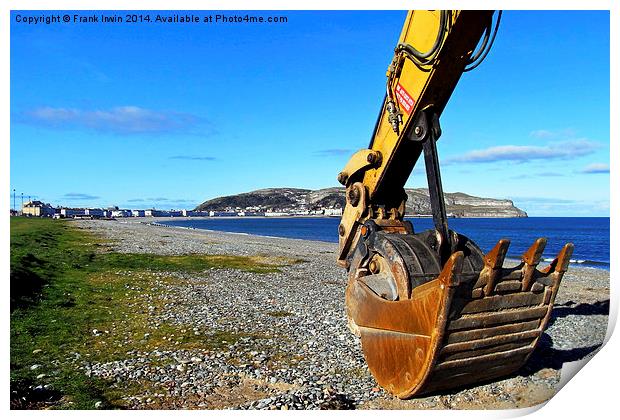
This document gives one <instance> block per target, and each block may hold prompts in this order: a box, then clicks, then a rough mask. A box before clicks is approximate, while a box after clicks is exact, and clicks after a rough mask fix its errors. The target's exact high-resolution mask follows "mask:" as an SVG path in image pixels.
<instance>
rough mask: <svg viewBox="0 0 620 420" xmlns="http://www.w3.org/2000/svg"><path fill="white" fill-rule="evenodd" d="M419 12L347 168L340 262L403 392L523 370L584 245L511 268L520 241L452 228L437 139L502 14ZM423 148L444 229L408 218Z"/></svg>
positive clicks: (536, 252) (367, 328) (384, 369)
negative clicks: (484, 243) (417, 226)
mask: <svg viewBox="0 0 620 420" xmlns="http://www.w3.org/2000/svg"><path fill="white" fill-rule="evenodd" d="M493 15H494V12H493V11H456V10H453V11H439V10H436V11H411V12H409V13H408V15H407V18H406V20H405V24H404V26H403V30H402V33H401V35H400V38H399V41H398V44H397V46H396V48H395V50H394V56H393V59H392V62H391V63H390V65H389V67H388V70H387V80H386V95H385V98H384V101H383V104H382V107H381V110H380V112H379V116H378V119H377V122H376V124H375V129H374V132H373V134H372V139H371V142H370V145H369V147H368V148H367V149H362V150H360V151H358V152H357V153H355V154H354V155H353V156H352V157H351V159H350V160H349V162H348V163H347V165H346V166H345V168H344V169H343V170H342V171H341V172H340V174H339V175H338V181H339V182H340V183H342V184H343V185H345V186H346V206H345V209H344V211H343V215H342V220H341V223H340V225H339V227H338V235H339V253H338V262H339V264H340V265H342V266H343V267H345V268H346V269H347V270H348V271H349V282H348V285H347V292H346V306H347V313H348V317H349V323H350V326H351V328H352V330H353V331H354V332H355V333H356V334H358V335H359V336H360V338H361V342H362V349H363V351H364V356H365V358H366V361H367V363H368V366H369V369H370V371H371V373H372V374H373V375H374V376H375V378H376V379H377V381H378V382H379V384H380V385H381V386H383V387H384V388H386V389H387V390H388V391H390V392H392V393H394V394H395V395H397V396H399V397H401V398H408V397H411V396H413V395H416V394H419V393H423V392H430V391H433V390H436V389H442V388H447V387H456V386H462V385H466V384H469V383H474V382H478V381H483V380H488V379H492V378H496V377H498V376H502V375H506V374H509V373H512V372H514V371H515V370H516V369H518V368H519V367H520V366H522V365H523V364H524V363H525V362H526V361H527V359H528V357H529V356H530V354H531V353H532V351H533V349H534V347H535V345H536V343H537V342H538V340H539V338H540V336H541V334H542V331H543V330H544V328H545V326H546V324H547V321H548V319H549V316H550V313H551V309H552V306H553V301H554V298H555V295H556V293H557V289H558V287H559V284H560V280H561V278H562V276H563V274H564V272H565V271H566V269H567V267H568V263H569V260H570V256H571V254H572V250H573V245H572V244H567V245H565V246H564V248H563V249H562V250H561V251H560V253H559V255H558V257H557V258H556V259H555V260H554V261H553V262H552V263H551V264H550V266H549V267H547V268H545V269H543V270H538V269H537V265H538V262H539V261H540V258H541V256H542V252H543V249H544V246H545V244H546V240H545V239H544V238H540V239H539V240H537V241H536V242H535V243H534V245H532V247H531V248H530V249H529V250H528V251H527V252H526V253H525V254H524V255H523V258H522V262H521V264H519V265H518V266H516V267H513V268H504V267H503V263H504V258H505V256H506V252H507V250H508V246H509V243H510V242H509V241H508V240H506V239H502V240H500V241H499V242H498V243H497V245H496V246H495V247H494V248H493V249H492V250H491V251H490V252H489V253H487V254H483V252H482V251H481V250H480V248H479V247H478V246H477V245H476V244H475V243H474V242H473V241H472V240H470V239H469V238H466V237H465V236H463V235H460V234H458V233H456V232H454V231H452V230H450V229H449V228H448V221H447V216H446V210H445V204H444V198H443V188H442V184H441V175H440V170H439V158H438V156H437V148H436V144H435V143H436V141H437V140H438V139H439V137H440V135H441V128H440V125H439V118H440V116H441V113H442V111H443V109H444V107H445V106H446V104H447V102H448V100H449V98H450V95H451V94H452V92H453V90H454V88H455V87H456V85H457V83H458V81H459V79H460V77H461V75H462V74H463V72H465V71H467V70H469V69H473V68H475V67H477V66H478V64H479V63H480V62H481V61H482V60H484V58H485V57H486V55H487V54H488V52H489V50H490V48H491V45H492V44H493V40H494V39H495V35H496V33H497V29H498V26H499V22H500V18H501V12H499V13H497V17H496V18H495V19H493ZM421 155H423V156H424V160H425V167H426V175H427V180H428V187H429V196H430V201H431V208H432V211H433V222H434V229H432V230H429V231H425V232H420V233H415V232H414V227H413V225H412V224H411V223H410V222H409V221H406V220H405V219H404V217H405V203H406V200H407V195H406V193H405V191H404V186H405V183H406V181H407V179H408V178H409V176H410V174H411V172H412V170H413V168H414V166H415V164H416V162H417V161H418V159H419V158H420V156H421Z"/></svg>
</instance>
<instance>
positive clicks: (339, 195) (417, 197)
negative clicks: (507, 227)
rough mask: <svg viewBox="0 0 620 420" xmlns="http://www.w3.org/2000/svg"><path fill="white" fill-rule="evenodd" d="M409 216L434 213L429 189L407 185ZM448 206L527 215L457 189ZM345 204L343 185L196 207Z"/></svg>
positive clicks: (460, 212)
mask: <svg viewBox="0 0 620 420" xmlns="http://www.w3.org/2000/svg"><path fill="white" fill-rule="evenodd" d="M406 192H407V196H408V199H407V215H409V216H415V215H429V214H431V206H430V199H429V195H428V190H427V189H426V188H407V189H406ZM444 195H445V201H446V209H447V212H448V214H449V215H452V216H454V217H527V214H526V213H525V212H524V211H523V210H521V209H519V208H517V207H515V206H514V204H513V202H512V201H510V200H498V199H494V198H481V197H474V196H471V195H468V194H464V193H460V192H456V193H445V194H444ZM344 204H345V198H344V188H342V187H334V188H325V189H321V190H306V189H299V188H267V189H263V190H257V191H252V192H248V193H243V194H237V195H229V196H226V197H218V198H214V199H212V200H208V201H205V202H204V203H202V204H200V205H199V206H198V207H196V210H201V211H240V210H246V211H247V210H250V211H256V212H265V211H274V212H291V213H292V212H301V211H313V210H320V209H325V208H342V207H344Z"/></svg>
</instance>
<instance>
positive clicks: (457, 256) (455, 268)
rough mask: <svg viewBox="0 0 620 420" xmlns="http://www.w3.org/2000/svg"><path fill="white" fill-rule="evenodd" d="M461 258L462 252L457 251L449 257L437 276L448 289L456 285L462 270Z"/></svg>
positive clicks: (462, 256)
mask: <svg viewBox="0 0 620 420" xmlns="http://www.w3.org/2000/svg"><path fill="white" fill-rule="evenodd" d="M463 258H464V254H463V251H457V252H455V253H454V254H452V255H451V256H450V258H449V259H448V261H447V262H446V264H445V265H444V267H443V269H442V270H441V273H440V274H439V279H440V281H441V283H443V284H444V285H446V286H448V287H450V286H456V285H458V283H459V279H458V275H459V274H461V272H462V270H463Z"/></svg>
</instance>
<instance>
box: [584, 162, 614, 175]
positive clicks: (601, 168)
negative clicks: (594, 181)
mask: <svg viewBox="0 0 620 420" xmlns="http://www.w3.org/2000/svg"><path fill="white" fill-rule="evenodd" d="M581 173H584V174H608V173H609V165H608V164H606V163H591V164H590V165H588V166H586V167H585V168H583V169H582V170H581Z"/></svg>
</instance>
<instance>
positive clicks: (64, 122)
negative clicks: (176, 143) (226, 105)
mask: <svg viewBox="0 0 620 420" xmlns="http://www.w3.org/2000/svg"><path fill="white" fill-rule="evenodd" d="M19 122H22V123H26V124H32V125H42V126H46V127H50V128H58V129H84V128H85V129H91V130H95V131H101V132H113V133H117V134H145V133H163V132H171V131H185V130H187V129H188V128H189V127H192V126H194V125H195V124H196V123H197V122H198V118H197V117H195V116H193V115H190V114H186V113H179V112H169V111H155V110H150V109H146V108H141V107H138V106H119V107H114V108H110V109H107V110H82V109H77V108H54V107H40V108H35V109H33V110H30V111H27V112H24V113H22V114H20V115H19Z"/></svg>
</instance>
